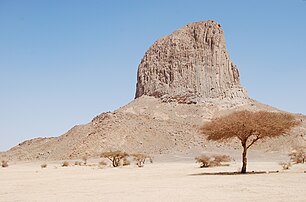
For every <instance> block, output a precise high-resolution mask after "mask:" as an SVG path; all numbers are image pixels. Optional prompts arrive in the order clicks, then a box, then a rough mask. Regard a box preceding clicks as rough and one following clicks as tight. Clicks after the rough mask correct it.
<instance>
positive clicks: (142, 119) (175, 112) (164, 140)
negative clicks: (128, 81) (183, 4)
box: [0, 21, 306, 160]
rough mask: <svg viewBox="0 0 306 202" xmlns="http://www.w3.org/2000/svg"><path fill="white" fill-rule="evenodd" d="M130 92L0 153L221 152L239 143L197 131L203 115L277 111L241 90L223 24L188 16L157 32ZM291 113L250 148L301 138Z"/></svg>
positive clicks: (55, 156) (305, 141) (44, 156)
mask: <svg viewBox="0 0 306 202" xmlns="http://www.w3.org/2000/svg"><path fill="white" fill-rule="evenodd" d="M135 97H136V98H137V99H135V100H133V101H132V102H131V103H129V104H127V105H126V106H123V107H121V108H120V109H118V110H115V111H114V112H107V113H102V114H100V115H98V116H96V117H95V118H94V119H93V120H92V121H91V122H90V123H88V124H84V125H78V126H75V127H73V128H72V129H71V130H69V131H68V132H67V133H65V134H63V135H61V136H59V137H54V138H36V139H32V140H28V141H25V142H23V143H21V144H19V145H17V146H15V147H13V148H12V149H10V150H9V151H7V152H2V153H0V159H3V158H5V159H9V160H60V159H77V158H79V159H80V158H81V157H82V156H84V155H87V156H90V157H98V156H99V154H100V153H101V152H103V151H109V150H117V149H119V150H124V151H127V152H145V153H148V154H184V155H186V154H187V155H189V156H193V157H194V155H198V154H199V153H201V152H220V153H224V152H228V151H230V150H235V149H240V144H239V143H237V142H235V141H232V142H229V143H228V144H227V145H220V144H218V143H215V142H209V141H207V140H206V139H205V138H204V137H203V136H202V135H200V134H199V132H198V129H199V126H200V125H201V124H202V123H203V122H204V121H207V120H210V119H211V118H212V117H215V116H220V115H223V114H227V113H230V112H231V111H235V110H240V109H247V110H269V111H278V110H277V109H275V108H272V107H270V106H267V105H264V104H261V103H259V102H256V101H255V100H252V99H250V98H248V96H247V93H246V90H245V89H244V88H243V87H242V86H241V85H240V81H239V71H238V69H237V68H236V66H235V65H234V64H233V63H232V61H231V60H230V57H229V54H228V53H227V50H226V46H225V40H224V35H223V30H222V29H221V26H220V25H219V24H218V23H216V22H214V21H202V22H194V23H190V24H188V25H186V26H185V27H183V28H181V29H178V30H177V31H175V32H174V33H172V34H170V35H168V36H165V37H163V38H161V39H159V40H157V41H156V42H155V43H154V44H153V45H152V46H151V47H150V48H149V50H148V51H147V52H146V54H145V56H144V57H143V59H142V61H141V63H140V65H139V68H138V76H137V89H136V96H135ZM296 116H297V117H298V118H299V119H301V121H302V122H303V124H302V125H301V127H299V128H296V129H295V130H294V131H293V132H292V134H290V136H286V137H280V138H277V139H273V140H271V141H266V142H263V143H262V144H259V145H254V147H253V149H257V150H260V151H288V150H291V147H292V146H296V145H306V118H305V116H303V115H296ZM239 156H240V152H239Z"/></svg>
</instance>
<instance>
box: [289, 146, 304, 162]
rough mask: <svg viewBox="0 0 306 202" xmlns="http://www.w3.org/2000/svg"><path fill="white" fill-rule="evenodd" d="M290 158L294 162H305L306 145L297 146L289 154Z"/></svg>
mask: <svg viewBox="0 0 306 202" xmlns="http://www.w3.org/2000/svg"><path fill="white" fill-rule="evenodd" d="M288 156H289V157H290V160H291V161H292V162H293V163H296V164H298V163H305V161H306V149H305V147H297V148H295V149H294V150H293V151H291V153H289V154H288Z"/></svg>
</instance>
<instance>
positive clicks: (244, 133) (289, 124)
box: [201, 110, 300, 173]
mask: <svg viewBox="0 0 306 202" xmlns="http://www.w3.org/2000/svg"><path fill="white" fill-rule="evenodd" d="M299 124H300V122H299V121H296V120H295V117H294V116H293V115H291V114H288V113H280V112H267V111H257V112H251V111H246V110H244V111H238V112H234V113H232V114H229V115H227V116H223V117H219V118H215V119H213V120H212V121H210V122H207V123H205V124H204V125H203V126H202V128H201V133H202V134H204V135H205V136H206V137H207V139H208V140H213V141H221V142H222V141H226V140H228V139H232V138H237V139H239V140H240V142H241V146H242V148H243V152H242V168H241V173H246V167H247V151H248V149H249V148H250V147H251V146H252V145H253V144H254V143H255V142H257V141H258V140H260V139H264V138H273V137H277V136H280V135H284V134H286V133H288V132H289V131H290V129H292V128H293V127H295V126H297V125H299Z"/></svg>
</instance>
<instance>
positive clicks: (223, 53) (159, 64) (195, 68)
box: [135, 21, 247, 101]
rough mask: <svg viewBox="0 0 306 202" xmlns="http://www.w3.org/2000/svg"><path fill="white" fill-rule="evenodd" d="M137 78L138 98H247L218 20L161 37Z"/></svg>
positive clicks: (145, 60) (142, 64)
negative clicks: (144, 96) (146, 96)
mask: <svg viewBox="0 0 306 202" xmlns="http://www.w3.org/2000/svg"><path fill="white" fill-rule="evenodd" d="M137 77H138V78H137V86H136V96H135V97H136V98H138V97H140V96H142V95H148V96H154V97H159V98H164V99H165V98H166V99H171V98H179V99H180V100H182V99H183V100H184V99H186V98H191V100H193V101H195V100H196V101H205V100H207V99H215V98H247V93H246V90H245V89H244V88H243V87H241V86H240V80H239V71H238V69H237V68H236V66H235V65H234V64H233V63H232V61H231V60H230V57H229V54H228V53H227V50H226V45H225V40H224V35H223V30H222V29H221V26H220V24H218V23H216V22H214V21H201V22H194V23H190V24H188V25H186V26H185V27H183V28H180V29H178V30H177V31H175V32H174V33H172V34H170V35H168V36H165V37H163V38H161V39H159V40H157V41H156V42H155V43H154V44H153V45H152V46H151V47H150V48H149V50H148V51H147V52H146V54H145V56H144V57H143V59H142V61H141V63H140V65H139V67H138V75H137Z"/></svg>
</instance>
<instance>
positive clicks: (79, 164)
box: [74, 161, 82, 166]
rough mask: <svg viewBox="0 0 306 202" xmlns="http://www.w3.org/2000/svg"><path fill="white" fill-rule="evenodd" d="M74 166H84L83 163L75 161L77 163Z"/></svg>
mask: <svg viewBox="0 0 306 202" xmlns="http://www.w3.org/2000/svg"><path fill="white" fill-rule="evenodd" d="M74 165H75V166H81V165H82V162H80V161H75V162H74Z"/></svg>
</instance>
